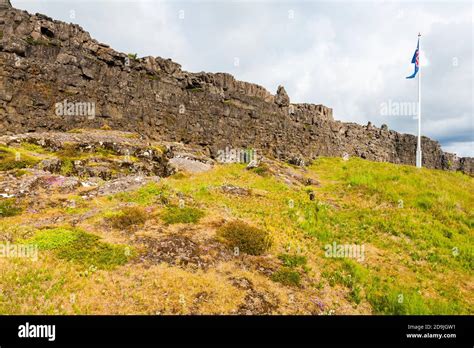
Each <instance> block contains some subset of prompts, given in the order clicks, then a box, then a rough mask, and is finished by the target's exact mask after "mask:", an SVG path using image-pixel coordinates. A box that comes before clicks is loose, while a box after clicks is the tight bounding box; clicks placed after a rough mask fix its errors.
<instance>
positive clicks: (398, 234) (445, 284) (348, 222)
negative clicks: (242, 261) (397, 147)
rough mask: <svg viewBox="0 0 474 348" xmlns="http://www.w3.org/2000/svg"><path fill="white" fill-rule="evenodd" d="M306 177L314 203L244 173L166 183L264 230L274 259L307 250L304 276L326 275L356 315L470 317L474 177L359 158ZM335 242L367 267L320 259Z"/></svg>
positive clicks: (237, 168)
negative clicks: (363, 309) (237, 191)
mask: <svg viewBox="0 0 474 348" xmlns="http://www.w3.org/2000/svg"><path fill="white" fill-rule="evenodd" d="M306 175H309V176H312V177H317V178H318V181H320V182H321V186H320V187H317V188H313V190H314V191H315V193H316V197H317V200H315V201H310V200H309V199H308V193H307V190H306V188H301V189H292V188H289V187H288V186H287V185H285V184H284V183H283V182H282V181H280V180H278V179H276V178H275V177H274V176H273V175H271V174H268V175H266V176H261V175H259V173H255V171H252V170H250V171H249V170H245V165H242V164H232V165H225V166H218V167H217V168H216V169H214V170H213V171H212V172H209V173H206V174H201V175H199V176H196V177H191V178H189V179H187V180H171V179H169V180H167V181H166V183H170V185H171V186H172V187H173V188H174V189H175V190H179V191H181V192H183V193H185V194H186V195H189V196H190V197H192V198H193V199H195V200H196V201H198V202H201V203H203V204H206V205H208V209H212V207H214V208H213V209H219V207H224V208H225V209H226V210H227V211H228V212H231V213H232V215H233V216H234V217H236V218H244V219H245V220H248V221H252V222H254V223H255V225H258V226H264V227H265V229H267V230H268V231H270V232H271V233H270V234H271V235H272V238H273V240H274V242H275V243H274V247H272V248H271V249H270V250H274V248H276V249H280V248H284V247H285V246H286V245H288V244H291V245H295V244H296V245H302V246H303V247H304V248H306V249H309V250H311V254H308V253H306V254H305V256H306V257H307V259H308V260H307V263H308V267H310V268H311V269H320V270H322V271H323V273H324V274H323V275H324V279H325V281H326V282H328V283H329V284H330V286H334V287H336V286H342V287H344V288H346V289H347V300H348V301H350V302H351V303H352V304H353V305H354V306H356V307H357V306H358V305H360V304H362V303H366V304H367V303H368V304H369V305H370V306H371V307H372V310H373V312H374V313H380V314H397V313H403V314H432V313H437V314H449V313H474V297H473V296H472V295H470V294H469V288H468V287H466V286H467V285H466V284H468V283H469V281H470V279H471V272H472V269H473V268H474V259H473V253H472V245H474V234H473V227H474V182H473V178H472V177H469V176H467V175H465V174H462V173H459V172H447V171H440V170H429V169H421V170H419V169H417V168H414V167H411V166H404V165H394V164H390V163H375V162H370V161H366V160H362V159H358V158H351V159H350V160H349V161H347V162H346V161H343V160H342V159H339V158H320V159H318V160H315V161H314V163H313V164H312V165H311V166H310V167H309V168H308V171H307V172H306ZM223 184H232V185H236V186H242V187H247V188H249V189H252V190H255V191H259V190H260V191H263V192H265V194H264V196H260V197H254V196H250V197H238V198H236V197H226V195H223V194H222V193H220V192H219V191H218V190H214V189H213V188H214V187H219V186H220V185H223ZM289 199H292V200H293V201H294V207H293V208H290V207H289V206H288V201H289ZM400 202H402V203H400ZM333 242H337V243H338V244H358V245H364V246H365V247H366V250H365V259H366V262H362V263H360V262H357V260H355V259H342V260H341V259H334V258H326V257H325V256H324V250H325V249H324V247H325V245H326V244H332V243H333ZM293 250H295V249H293ZM377 250H378V251H377ZM280 259H281V261H282V262H283V264H284V268H285V272H284V273H285V274H286V273H288V270H291V271H292V272H296V273H299V274H300V275H301V273H300V272H301V268H303V266H297V267H296V268H291V267H290V266H291V265H294V264H295V263H296V264H297V263H298V262H302V261H298V260H296V259H293V258H291V257H287V256H281V257H280ZM298 267H299V268H298ZM282 277H283V278H284V276H282ZM295 278H296V276H295ZM460 279H462V281H460ZM401 285H403V286H401ZM399 293H403V294H405V295H404V301H402V302H401V303H398V302H396V303H395V302H394V299H396V300H397V301H398V298H397V297H396V296H395V295H390V294H397V295H398V294H399ZM420 294H421V295H420Z"/></svg>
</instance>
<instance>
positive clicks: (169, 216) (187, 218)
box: [161, 206, 204, 225]
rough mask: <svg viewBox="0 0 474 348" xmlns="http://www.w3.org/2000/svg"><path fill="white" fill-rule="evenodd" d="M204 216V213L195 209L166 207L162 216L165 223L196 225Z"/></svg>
mask: <svg viewBox="0 0 474 348" xmlns="http://www.w3.org/2000/svg"><path fill="white" fill-rule="evenodd" d="M203 216H204V212H203V211H202V210H200V209H198V208H193V207H182V208H181V207H175V206H169V207H166V209H165V211H164V212H163V214H162V215H161V218H162V219H163V221H164V222H165V223H166V224H168V225H170V224H195V223H197V222H198V221H199V220H200V219H201V218H202V217H203Z"/></svg>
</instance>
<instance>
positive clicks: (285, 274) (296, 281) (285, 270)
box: [272, 267, 301, 286]
mask: <svg viewBox="0 0 474 348" xmlns="http://www.w3.org/2000/svg"><path fill="white" fill-rule="evenodd" d="M272 280H273V281H275V282H278V283H281V284H283V285H289V286H299V285H300V283H301V276H300V274H299V273H298V272H297V271H294V270H292V269H291V268H289V267H282V268H280V269H279V270H278V271H276V272H275V273H273V274H272Z"/></svg>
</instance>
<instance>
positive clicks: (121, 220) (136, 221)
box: [105, 207, 148, 229]
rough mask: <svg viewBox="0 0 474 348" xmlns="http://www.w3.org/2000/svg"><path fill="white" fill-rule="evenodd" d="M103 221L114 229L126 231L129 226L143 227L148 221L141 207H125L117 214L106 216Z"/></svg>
mask: <svg viewBox="0 0 474 348" xmlns="http://www.w3.org/2000/svg"><path fill="white" fill-rule="evenodd" d="M105 219H106V220H107V221H108V222H109V223H110V224H111V225H112V227H114V228H118V229H127V228H129V227H131V226H140V225H143V224H144V223H145V221H146V220H147V219H148V214H147V212H146V211H145V210H144V209H143V208H142V207H125V208H122V209H121V210H119V211H117V212H110V213H108V214H106V216H105Z"/></svg>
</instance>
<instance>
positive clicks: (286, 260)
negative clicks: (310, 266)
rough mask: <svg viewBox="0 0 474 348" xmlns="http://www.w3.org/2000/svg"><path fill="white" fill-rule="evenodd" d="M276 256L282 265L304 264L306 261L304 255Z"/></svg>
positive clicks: (292, 266)
mask: <svg viewBox="0 0 474 348" xmlns="http://www.w3.org/2000/svg"><path fill="white" fill-rule="evenodd" d="M278 258H279V259H280V260H281V261H282V262H283V265H284V266H286V267H290V268H294V267H298V266H305V265H306V262H307V259H306V256H304V255H291V254H281V255H279V256H278Z"/></svg>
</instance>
